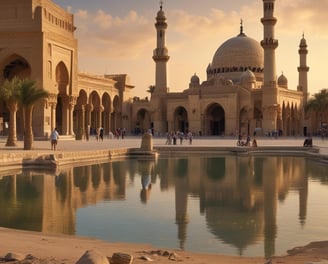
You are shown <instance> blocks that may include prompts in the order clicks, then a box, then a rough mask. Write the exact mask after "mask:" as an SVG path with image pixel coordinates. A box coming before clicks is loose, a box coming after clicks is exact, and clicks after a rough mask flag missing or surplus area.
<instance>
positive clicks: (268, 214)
mask: <svg viewBox="0 0 328 264" xmlns="http://www.w3.org/2000/svg"><path fill="white" fill-rule="evenodd" d="M278 161H279V160H277V158H276V157H270V158H265V159H264V163H263V168H264V170H263V172H262V173H263V206H264V254H265V257H271V256H273V255H274V254H275V239H276V234H277V223H276V216H277V200H278V199H277V194H278V191H277V176H278V175H279V173H278V171H277V170H278V169H279V166H278V165H279V163H278ZM277 167H278V168H277Z"/></svg>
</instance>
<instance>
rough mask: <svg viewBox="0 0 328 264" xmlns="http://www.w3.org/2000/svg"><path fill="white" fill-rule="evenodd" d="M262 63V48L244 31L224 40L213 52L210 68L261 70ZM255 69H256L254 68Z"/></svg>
mask: <svg viewBox="0 0 328 264" xmlns="http://www.w3.org/2000/svg"><path fill="white" fill-rule="evenodd" d="M263 64H264V56H263V49H262V47H261V45H260V43H259V42H257V41H256V40H254V39H252V38H249V37H247V36H246V35H245V34H244V33H242V32H241V33H240V34H239V35H238V36H236V37H233V38H231V39H228V40H227V41H225V42H224V43H223V44H222V45H221V46H220V47H219V48H218V49H217V50H216V52H215V55H214V57H213V60H212V65H211V68H212V69H213V70H214V69H220V72H222V69H225V70H224V71H225V72H226V70H227V69H229V70H228V71H232V69H234V70H233V71H242V68H244V70H245V68H248V69H250V70H251V71H262V69H263ZM254 69H256V70H254Z"/></svg>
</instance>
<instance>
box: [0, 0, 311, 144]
mask: <svg viewBox="0 0 328 264" xmlns="http://www.w3.org/2000/svg"><path fill="white" fill-rule="evenodd" d="M274 4H275V1H274V0H263V5H264V9H263V12H264V13H263V18H262V19H261V22H262V24H263V40H262V41H261V42H258V41H256V40H254V39H252V38H250V37H248V36H247V35H246V34H245V33H244V29H243V25H242V23H241V26H240V32H239V34H238V35H237V36H235V37H232V38H230V39H228V40H227V41H226V42H224V43H223V44H222V45H220V46H219V48H218V49H217V51H216V52H215V54H214V56H213V60H212V63H210V64H209V65H208V67H207V69H204V70H205V71H206V73H207V79H206V80H205V81H203V82H201V81H200V79H199V77H198V76H197V75H196V74H195V75H193V76H192V77H191V79H190V84H189V87H188V88H187V89H185V90H184V91H183V92H170V91H169V89H168V85H167V63H168V61H169V58H170V57H169V52H168V48H167V47H166V41H165V40H166V39H165V33H166V30H167V28H168V24H167V22H166V17H165V13H164V11H163V8H162V6H160V10H159V11H158V12H157V16H156V22H155V28H156V35H157V46H156V48H155V49H154V51H153V56H152V57H153V60H154V62H155V85H154V86H153V87H151V89H150V92H151V96H150V99H148V98H146V99H140V98H138V97H134V98H133V99H132V98H131V92H132V90H133V88H134V86H133V85H131V84H130V81H129V77H128V76H127V75H126V74H120V75H105V76H96V75H92V74H87V73H79V72H78V69H77V64H78V63H77V49H78V45H77V40H76V39H75V36H74V31H75V25H74V18H73V15H72V14H69V13H68V12H67V11H65V10H64V9H62V8H61V7H59V6H57V5H56V4H54V3H53V2H52V1H51V0H4V1H1V2H0V36H1V37H0V73H1V74H0V82H3V80H4V79H6V78H7V79H10V78H12V77H13V76H15V75H17V76H19V77H22V78H31V79H33V80H36V81H37V82H38V84H39V85H40V86H42V87H44V89H46V90H47V91H48V92H49V93H50V96H49V98H48V99H47V100H46V101H44V102H42V103H40V104H39V105H37V107H36V108H35V111H34V119H33V131H34V135H35V136H36V137H41V138H42V137H43V138H47V137H48V136H49V134H50V132H51V130H52V129H53V128H54V127H57V128H58V129H59V131H60V134H61V135H65V136H67V137H75V138H77V139H83V138H84V137H85V136H86V133H87V132H89V128H90V127H91V128H94V129H96V128H99V127H103V128H104V132H105V134H106V133H109V132H113V133H115V131H117V130H118V129H119V128H124V129H125V130H126V131H127V132H128V133H129V132H132V133H136V134H138V133H144V132H146V131H148V130H149V129H152V130H153V132H154V133H156V134H162V135H163V134H165V133H166V132H169V131H182V132H184V133H187V132H189V131H191V132H193V133H194V134H201V135H236V134H239V133H241V134H253V133H254V132H255V131H256V132H257V133H258V134H271V133H272V132H280V133H281V134H282V135H286V136H288V135H302V134H304V133H305V132H306V131H307V125H306V123H305V121H304V110H303V109H304V104H305V103H306V100H307V91H308V88H307V73H308V71H309V67H308V66H307V64H306V56H307V45H306V40H305V39H304V36H303V37H302V39H301V41H300V45H299V56H300V65H299V67H298V72H299V83H298V87H297V89H296V90H291V89H289V87H288V80H287V78H286V77H285V76H284V75H283V74H282V75H281V76H280V77H279V78H277V77H276V66H275V49H276V48H277V47H278V40H276V39H275V38H274V27H275V22H276V21H277V19H276V18H275V17H274V8H273V7H274ZM0 120H1V121H2V124H3V127H2V130H5V129H6V123H8V122H9V111H8V110H7V108H6V105H5V103H4V102H3V101H0ZM22 124H23V122H22V113H21V112H20V111H18V114H17V133H18V137H22V136H23V127H22ZM0 131H1V129H0Z"/></svg>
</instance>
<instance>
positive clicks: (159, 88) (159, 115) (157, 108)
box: [151, 1, 170, 133]
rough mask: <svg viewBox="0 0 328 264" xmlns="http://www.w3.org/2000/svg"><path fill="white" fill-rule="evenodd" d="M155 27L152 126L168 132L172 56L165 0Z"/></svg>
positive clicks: (161, 131) (156, 129)
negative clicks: (167, 30)
mask: <svg viewBox="0 0 328 264" xmlns="http://www.w3.org/2000/svg"><path fill="white" fill-rule="evenodd" d="M155 27H156V31H157V47H156V49H154V53H153V60H154V61H155V64H156V71H155V89H154V91H153V93H152V94H151V108H152V109H151V111H152V116H151V128H152V130H154V132H159V133H165V132H167V121H166V120H167V114H166V113H167V109H166V96H167V92H168V87H167V72H166V64H167V62H168V60H169V58H170V57H169V55H168V50H167V48H166V46H165V31H166V28H167V24H166V17H165V14H164V11H163V1H161V5H160V10H159V11H158V12H157V16H156V23H155Z"/></svg>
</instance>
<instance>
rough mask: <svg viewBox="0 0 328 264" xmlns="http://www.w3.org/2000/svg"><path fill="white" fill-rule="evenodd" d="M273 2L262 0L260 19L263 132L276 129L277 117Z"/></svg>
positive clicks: (275, 43)
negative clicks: (262, 60) (261, 27)
mask: <svg viewBox="0 0 328 264" xmlns="http://www.w3.org/2000/svg"><path fill="white" fill-rule="evenodd" d="M274 2H275V0H263V11H264V16H263V18H262V19H261V22H262V24H263V28H264V34H263V40H262V41H261V46H262V47H263V50H264V81H263V94H262V108H263V123H262V127H263V129H264V132H269V131H272V130H276V129H277V117H278V107H279V106H278V86H277V75H276V54H275V50H276V48H277V47H278V40H276V39H275V34H274V26H275V24H276V23H277V19H276V18H275V17H274Z"/></svg>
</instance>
